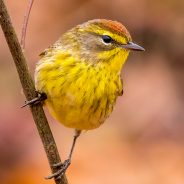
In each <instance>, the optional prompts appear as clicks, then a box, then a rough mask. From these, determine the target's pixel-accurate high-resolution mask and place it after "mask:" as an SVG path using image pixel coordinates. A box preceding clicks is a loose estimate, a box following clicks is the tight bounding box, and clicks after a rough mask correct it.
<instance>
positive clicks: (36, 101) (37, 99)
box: [21, 91, 47, 108]
mask: <svg viewBox="0 0 184 184" xmlns="http://www.w3.org/2000/svg"><path fill="white" fill-rule="evenodd" d="M46 99H47V95H46V94H45V93H41V92H38V91H37V97H35V98H33V99H32V100H30V101H25V105H23V106H22V107H21V108H23V107H25V106H27V105H36V104H39V103H41V102H43V101H44V100H46Z"/></svg>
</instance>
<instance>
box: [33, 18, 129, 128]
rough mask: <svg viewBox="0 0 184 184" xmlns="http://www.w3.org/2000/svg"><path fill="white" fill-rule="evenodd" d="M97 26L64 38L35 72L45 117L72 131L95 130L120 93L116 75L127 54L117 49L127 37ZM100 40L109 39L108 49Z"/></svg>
mask: <svg viewBox="0 0 184 184" xmlns="http://www.w3.org/2000/svg"><path fill="white" fill-rule="evenodd" d="M102 21H103V23H102V24H101V21H100V22H99V20H93V21H90V22H87V23H85V24H82V25H79V26H77V27H75V28H73V29H72V30H70V31H68V32H67V33H65V34H64V35H63V36H62V37H61V38H60V39H59V40H58V41H57V42H56V43H55V44H54V45H53V46H52V47H50V48H49V49H47V50H46V51H44V52H43V53H42V54H41V59H40V61H39V62H38V63H37V66H36V72H35V83H36V89H37V90H38V91H40V92H44V93H45V94H46V95H47V99H46V100H45V104H46V105H47V106H48V108H49V111H50V112H51V114H52V115H53V116H54V117H55V118H56V119H57V120H58V121H59V122H61V123H62V124H63V125H65V126H67V127H70V128H74V129H77V130H89V129H94V128H97V127H99V126H100V125H101V124H102V123H103V122H104V121H105V119H106V118H107V117H108V116H109V115H110V113H111V112H112V110H113V106H114V104H115V102H116V98H117V96H119V95H121V94H122V90H123V86H122V81H121V77H120V73H121V69H122V66H123V64H124V63H125V61H126V59H127V56H128V54H129V49H124V48H122V47H121V44H122V45H126V44H128V43H129V42H130V41H131V37H130V35H129V33H128V31H127V30H126V29H125V28H124V26H122V25H120V23H117V22H113V21H107V20H102ZM103 35H108V36H109V37H110V38H112V40H113V42H112V43H111V45H110V44H109V43H105V42H104V40H102V37H101V36H103ZM103 39H104V36H103ZM106 41H108V40H107V38H106ZM115 43H116V44H115Z"/></svg>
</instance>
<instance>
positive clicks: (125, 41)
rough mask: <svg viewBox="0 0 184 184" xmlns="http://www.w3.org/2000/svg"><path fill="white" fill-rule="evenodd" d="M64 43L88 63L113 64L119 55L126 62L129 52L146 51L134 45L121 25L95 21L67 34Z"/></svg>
mask: <svg viewBox="0 0 184 184" xmlns="http://www.w3.org/2000/svg"><path fill="white" fill-rule="evenodd" d="M62 43H63V44H64V45H65V46H66V48H67V50H68V49H71V51H72V53H73V54H77V55H78V56H79V57H80V59H82V60H84V61H86V62H92V63H99V62H111V61H112V60H113V58H115V57H116V56H117V55H118V56H119V58H120V59H121V58H122V63H124V62H125V60H126V58H127V56H128V54H129V51H130V50H133V51H144V48H143V47H141V46H139V45H137V44H135V43H133V42H132V38H131V36H130V33H129V32H128V30H127V29H126V28H125V26H123V25H122V24H121V23H119V22H117V21H111V20H106V19H95V20H91V21H88V22H85V23H83V24H80V25H78V26H76V27H75V28H73V29H71V30H69V31H68V32H66V34H64V35H63V37H62Z"/></svg>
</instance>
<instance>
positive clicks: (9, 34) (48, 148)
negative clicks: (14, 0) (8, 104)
mask: <svg viewBox="0 0 184 184" xmlns="http://www.w3.org/2000/svg"><path fill="white" fill-rule="evenodd" d="M0 25H1V27H2V30H3V32H4V36H5V38H6V41H7V44H8V46H9V49H10V52H11V54H12V57H13V60H14V63H15V65H16V68H17V72H18V75H19V79H20V82H21V84H22V87H23V90H24V94H25V96H26V98H27V100H31V99H33V98H34V97H35V96H36V92H35V87H34V83H33V80H32V78H31V76H30V74H29V71H28V67H27V64H26V59H25V57H24V54H23V52H22V50H21V46H20V44H19V41H18V39H17V35H16V33H15V30H14V28H13V25H12V23H11V20H10V17H9V14H8V12H7V9H6V6H5V4H4V1H3V0H0ZM30 110H31V112H32V115H33V118H34V121H35V124H36V126H37V129H38V132H39V135H40V138H41V140H42V143H43V146H44V149H45V152H46V154H47V158H48V161H49V164H50V167H51V170H52V172H56V171H57V170H56V168H54V167H53V164H56V163H58V162H60V161H61V160H60V157H59V153H58V150H57V147H56V143H55V140H54V138H53V135H52V132H51V130H50V127H49V124H48V122H47V119H46V116H45V114H44V111H43V109H42V107H41V105H40V104H38V105H35V106H31V107H30ZM55 183H56V184H68V182H67V179H66V176H65V175H63V176H62V177H61V178H60V179H58V180H55Z"/></svg>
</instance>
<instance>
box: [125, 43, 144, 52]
mask: <svg viewBox="0 0 184 184" xmlns="http://www.w3.org/2000/svg"><path fill="white" fill-rule="evenodd" d="M122 48H124V49H128V50H133V51H145V49H144V48H143V47H141V46H139V45H137V44H135V43H133V42H128V43H127V44H125V45H122Z"/></svg>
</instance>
